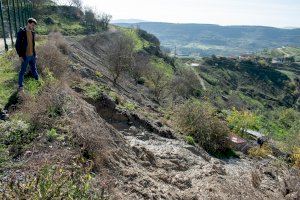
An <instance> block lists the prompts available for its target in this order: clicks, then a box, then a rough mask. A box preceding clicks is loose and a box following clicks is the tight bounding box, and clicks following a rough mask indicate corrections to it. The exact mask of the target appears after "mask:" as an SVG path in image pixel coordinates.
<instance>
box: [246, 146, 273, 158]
mask: <svg viewBox="0 0 300 200" xmlns="http://www.w3.org/2000/svg"><path fill="white" fill-rule="evenodd" d="M248 154H249V156H250V157H258V158H265V157H267V156H268V155H272V154H273V152H272V148H271V147H270V146H269V145H268V144H263V145H262V146H261V147H259V146H256V147H252V148H250V149H249V150H248Z"/></svg>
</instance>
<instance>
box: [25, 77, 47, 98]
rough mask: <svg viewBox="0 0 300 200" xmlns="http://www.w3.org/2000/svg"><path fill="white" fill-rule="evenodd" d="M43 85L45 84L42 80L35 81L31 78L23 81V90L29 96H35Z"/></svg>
mask: <svg viewBox="0 0 300 200" xmlns="http://www.w3.org/2000/svg"><path fill="white" fill-rule="evenodd" d="M44 84H45V82H44V81H43V80H42V79H40V80H38V81H37V80H35V79H33V78H28V79H25V81H24V89H25V90H26V91H28V93H29V94H30V95H31V96H36V95H37V94H38V93H39V91H41V89H42V88H43V86H44Z"/></svg>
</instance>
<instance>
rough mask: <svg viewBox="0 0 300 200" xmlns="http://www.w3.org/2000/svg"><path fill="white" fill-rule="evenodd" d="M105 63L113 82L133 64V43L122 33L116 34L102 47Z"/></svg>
mask: <svg viewBox="0 0 300 200" xmlns="http://www.w3.org/2000/svg"><path fill="white" fill-rule="evenodd" d="M104 54H105V55H104V57H105V58H104V60H105V65H106V67H107V68H108V70H109V71H110V72H111V75H112V76H113V82H114V84H116V83H117V81H118V79H119V78H120V76H121V75H122V74H124V73H125V72H126V71H128V70H129V69H130V67H131V66H132V65H133V54H134V43H133V41H132V39H131V38H129V37H128V36H126V35H124V34H116V35H115V36H113V37H112V38H111V39H110V41H108V43H107V45H106V46H105V47H104Z"/></svg>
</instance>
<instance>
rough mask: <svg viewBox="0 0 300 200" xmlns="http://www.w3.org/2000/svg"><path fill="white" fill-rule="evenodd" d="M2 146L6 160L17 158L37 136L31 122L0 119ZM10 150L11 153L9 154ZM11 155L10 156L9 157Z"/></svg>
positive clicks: (0, 141)
mask: <svg viewBox="0 0 300 200" xmlns="http://www.w3.org/2000/svg"><path fill="white" fill-rule="evenodd" d="M0 136H1V137H0V148H1V150H0V151H1V154H2V155H3V154H4V159H3V160H2V161H5V160H7V159H9V157H10V156H11V157H13V158H17V157H18V156H19V155H20V154H22V152H23V151H24V150H25V149H26V148H27V147H28V145H29V144H30V143H31V142H32V141H33V140H34V139H35V138H36V137H37V134H36V132H35V131H33V130H32V127H31V125H30V124H29V123H27V122H25V121H22V120H10V121H5V122H4V121H0ZM7 152H9V154H7ZM7 155H9V157H7Z"/></svg>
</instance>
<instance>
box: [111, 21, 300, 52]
mask: <svg viewBox="0 0 300 200" xmlns="http://www.w3.org/2000/svg"><path fill="white" fill-rule="evenodd" d="M117 25H119V26H124V27H132V26H138V27H140V28H141V29H144V30H146V31H148V32H150V33H152V34H155V35H156V36H158V38H159V39H160V40H161V43H162V45H163V46H165V47H168V48H170V49H171V50H174V49H175V46H176V47H177V53H178V54H181V55H194V56H207V55H211V54H216V55H225V56H230V55H240V54H245V53H254V52H257V51H262V50H264V49H266V48H267V49H274V48H279V47H282V46H299V47H300V29H280V28H273V27H264V26H219V25H213V24H173V23H162V22H141V23H134V24H132V23H117Z"/></svg>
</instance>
